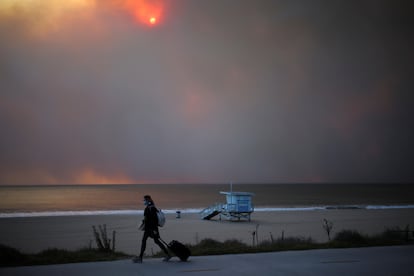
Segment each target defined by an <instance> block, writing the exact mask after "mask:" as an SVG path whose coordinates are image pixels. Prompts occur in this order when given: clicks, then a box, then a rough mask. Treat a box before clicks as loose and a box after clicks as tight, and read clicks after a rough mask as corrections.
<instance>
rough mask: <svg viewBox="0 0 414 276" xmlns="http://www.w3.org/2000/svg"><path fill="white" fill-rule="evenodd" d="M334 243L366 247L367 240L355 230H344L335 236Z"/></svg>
mask: <svg viewBox="0 0 414 276" xmlns="http://www.w3.org/2000/svg"><path fill="white" fill-rule="evenodd" d="M334 242H340V243H348V244H350V245H355V244H358V245H364V244H366V243H367V238H366V237H364V236H363V235H361V234H360V233H359V232H358V231H355V230H342V231H340V232H338V233H337V234H336V235H335V238H334Z"/></svg>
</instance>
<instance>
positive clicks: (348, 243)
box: [0, 228, 414, 266]
mask: <svg viewBox="0 0 414 276" xmlns="http://www.w3.org/2000/svg"><path fill="white" fill-rule="evenodd" d="M412 234H413V233H411V232H410V231H408V228H407V229H401V228H391V229H387V230H385V231H384V232H383V233H381V234H378V235H374V236H368V235H363V234H361V233H359V232H358V231H356V230H343V231H340V232H338V233H337V234H336V235H335V236H334V238H333V239H332V240H331V241H329V242H326V243H317V242H315V241H314V240H312V239H311V238H303V237H286V238H280V239H277V240H272V241H268V240H267V241H263V242H261V243H259V244H258V245H255V246H251V245H247V244H245V243H243V242H241V241H239V240H235V239H232V240H226V241H224V242H221V241H217V240H214V239H203V240H201V241H200V242H199V243H197V244H194V245H191V244H187V246H188V248H189V249H190V250H191V255H192V256H204V255H223V254H241V253H259V252H275V251H288V250H309V249H322V248H351V247H366V246H388V245H404V244H414V243H413V239H412ZM161 256H163V253H162V252H158V253H156V254H155V255H154V256H153V257H161ZM130 257H131V256H130V255H128V254H125V253H122V252H112V251H102V250H98V249H89V248H88V249H79V250H77V251H68V250H62V249H48V250H44V251H42V252H40V253H38V254H24V253H22V252H20V251H18V250H16V249H14V248H11V247H8V246H4V245H0V266H22V265H47V264H62V263H78V262H98V261H112V260H119V259H125V258H130Z"/></svg>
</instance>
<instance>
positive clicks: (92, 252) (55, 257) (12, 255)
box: [0, 245, 129, 266]
mask: <svg viewBox="0 0 414 276" xmlns="http://www.w3.org/2000/svg"><path fill="white" fill-rule="evenodd" d="M127 257H129V256H128V255H127V254H124V253H121V252H104V251H101V250H98V249H89V248H85V249H79V250H76V251H68V250H63V249H56V248H55V249H47V250H44V251H42V252H40V253H37V254H25V253H22V252H20V251H18V250H17V249H14V248H11V247H8V246H5V245H0V266H23V265H46V264H47V265H49V264H63V263H79V262H97V261H113V260H119V259H125V258H127Z"/></svg>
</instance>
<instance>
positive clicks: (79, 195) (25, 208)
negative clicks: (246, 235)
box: [0, 184, 414, 218]
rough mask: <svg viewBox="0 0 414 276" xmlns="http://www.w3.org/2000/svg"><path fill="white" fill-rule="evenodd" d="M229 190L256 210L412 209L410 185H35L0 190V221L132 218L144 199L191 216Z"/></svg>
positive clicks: (413, 187) (413, 190)
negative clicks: (247, 195) (247, 194)
mask: <svg viewBox="0 0 414 276" xmlns="http://www.w3.org/2000/svg"><path fill="white" fill-rule="evenodd" d="M231 188H232V190H233V191H242V192H251V193H253V194H254V196H253V197H252V202H253V205H254V207H255V211H289V210H324V209H327V210H328V209H347V208H363V209H393V208H414V185H411V184H233V185H232V187H230V185H229V184H136V185H53V186H51V185H47V186H46V185H39V186H0V218H10V217H37V216H72V215H100V214H102V215H107V214H136V213H142V210H143V208H144V206H143V201H142V198H143V196H144V195H146V194H149V195H151V196H152V197H153V199H154V201H155V204H156V205H157V207H158V208H161V209H163V210H164V211H165V212H166V213H175V212H176V211H178V210H179V211H181V212H183V213H186V212H187V213H195V212H200V211H201V210H202V209H204V208H206V207H208V206H210V205H213V204H215V203H225V196H224V195H222V194H220V191H229V190H230V189H231Z"/></svg>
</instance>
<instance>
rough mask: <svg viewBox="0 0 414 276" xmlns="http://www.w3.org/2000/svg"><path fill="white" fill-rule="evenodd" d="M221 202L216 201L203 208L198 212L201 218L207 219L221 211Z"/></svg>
mask: <svg viewBox="0 0 414 276" xmlns="http://www.w3.org/2000/svg"><path fill="white" fill-rule="evenodd" d="M222 206H223V204H220V203H217V204H214V205H211V206H209V207H207V208H205V209H204V210H203V211H201V212H200V217H201V219H206V220H209V219H211V218H213V217H215V216H217V215H218V214H220V213H221V211H222V209H223V207H222Z"/></svg>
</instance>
